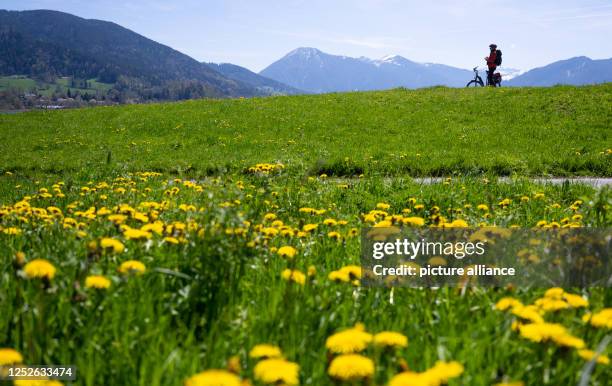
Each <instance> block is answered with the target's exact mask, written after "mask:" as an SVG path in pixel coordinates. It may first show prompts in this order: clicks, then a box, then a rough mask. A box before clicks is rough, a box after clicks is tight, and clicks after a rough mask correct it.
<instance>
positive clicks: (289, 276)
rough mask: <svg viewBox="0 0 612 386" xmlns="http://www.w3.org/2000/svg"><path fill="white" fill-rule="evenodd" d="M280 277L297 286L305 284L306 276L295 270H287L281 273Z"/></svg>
mask: <svg viewBox="0 0 612 386" xmlns="http://www.w3.org/2000/svg"><path fill="white" fill-rule="evenodd" d="M281 277H282V278H283V279H285V280H287V281H293V282H295V283H297V284H299V285H304V284H305V283H306V275H304V273H302V272H301V271H298V270H297V269H294V270H291V269H289V268H287V269H285V270H284V271H283V272H282V273H281Z"/></svg>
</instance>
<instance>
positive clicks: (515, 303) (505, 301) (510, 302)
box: [495, 297, 523, 311]
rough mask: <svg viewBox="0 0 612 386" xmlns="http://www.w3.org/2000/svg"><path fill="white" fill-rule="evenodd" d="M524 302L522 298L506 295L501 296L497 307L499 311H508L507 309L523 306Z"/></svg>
mask: <svg viewBox="0 0 612 386" xmlns="http://www.w3.org/2000/svg"><path fill="white" fill-rule="evenodd" d="M522 306H523V303H521V302H520V300H517V299H515V298H512V297H504V298H501V299H500V300H499V301H498V302H497V303H496V304H495V308H496V309H497V310H499V311H506V310H507V309H511V308H514V307H522Z"/></svg>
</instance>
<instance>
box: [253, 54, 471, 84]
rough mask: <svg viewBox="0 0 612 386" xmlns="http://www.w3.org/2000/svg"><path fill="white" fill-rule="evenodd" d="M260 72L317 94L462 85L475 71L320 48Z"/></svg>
mask: <svg viewBox="0 0 612 386" xmlns="http://www.w3.org/2000/svg"><path fill="white" fill-rule="evenodd" d="M260 75H263V76H265V77H268V78H271V79H274V80H276V81H278V82H281V83H284V84H288V85H290V86H292V87H295V88H298V89H302V90H307V91H311V92H315V93H319V92H335V91H355V90H380V89H387V88H393V87H400V86H401V87H410V88H417V87H428V86H435V85H447V86H454V87H462V86H464V85H465V83H466V82H467V81H468V80H470V79H471V77H472V73H471V72H470V71H467V70H463V69H459V68H454V67H450V66H442V65H438V66H432V67H431V68H430V67H429V66H426V65H423V64H421V63H417V62H413V61H411V60H409V59H406V58H404V57H402V56H400V55H396V54H394V55H387V56H384V57H382V58H380V59H370V58H366V57H363V56H362V57H359V58H353V57H348V56H341V55H332V54H328V53H324V52H321V51H320V50H318V49H316V48H309V47H301V48H297V49H295V50H293V51H291V52H290V53H288V54H287V55H285V56H284V57H283V58H281V59H280V60H278V61H276V62H274V63H272V64H270V65H269V66H268V67H266V68H265V69H263V70H262V71H261V72H260Z"/></svg>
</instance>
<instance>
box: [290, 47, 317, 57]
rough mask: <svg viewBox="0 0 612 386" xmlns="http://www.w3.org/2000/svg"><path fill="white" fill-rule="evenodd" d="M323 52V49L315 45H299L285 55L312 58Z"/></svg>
mask: <svg viewBox="0 0 612 386" xmlns="http://www.w3.org/2000/svg"><path fill="white" fill-rule="evenodd" d="M321 54H322V52H321V51H319V50H318V49H316V48H313V47H299V48H296V49H295V50H293V51H291V52H289V53H288V54H287V55H285V58H288V57H291V56H297V57H299V58H300V59H310V58H312V57H314V56H319V55H321Z"/></svg>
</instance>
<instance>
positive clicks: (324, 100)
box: [0, 84, 612, 176]
mask: <svg viewBox="0 0 612 386" xmlns="http://www.w3.org/2000/svg"><path fill="white" fill-rule="evenodd" d="M611 91H612V84H605V85H600V86H587V87H552V88H501V89H499V90H497V89H496V90H491V89H488V88H483V89H479V90H470V91H469V92H467V91H466V90H462V89H448V88H432V89H424V90H416V91H414V90H402V89H396V90H391V91H382V92H367V93H343V94H326V95H308V96H292V97H274V98H253V99H238V100H197V101H188V102H180V103H165V104H150V105H133V106H118V107H105V108H92V109H80V110H69V111H62V112H59V113H55V112H41V111H39V112H30V113H26V114H25V115H21V114H20V115H12V116H7V115H5V116H0V150H1V151H0V168H2V169H4V170H12V171H24V172H32V171H43V172H61V171H76V170H82V169H84V168H86V169H88V170H90V172H92V173H95V172H96V171H97V170H100V168H109V169H110V170H122V171H142V170H155V171H169V172H173V173H182V172H187V173H188V174H189V175H192V176H203V175H213V174H218V173H222V172H226V173H227V172H235V171H240V170H242V169H243V168H245V167H248V166H250V165H253V164H256V163H259V162H272V161H274V162H281V163H283V164H285V165H286V166H287V168H288V169H289V170H291V171H295V172H297V173H301V174H304V173H307V174H310V175H319V174H321V173H326V174H328V175H330V176H331V175H339V176H352V175H359V174H362V173H364V174H366V175H373V174H384V175H391V176H393V175H412V176H418V175H427V176H429V175H436V176H445V175H451V174H462V175H466V174H470V175H480V174H482V173H492V174H495V175H512V174H519V175H576V174H582V175H597V176H612V158H611V157H609V156H608V155H609V152H610V151H612V150H610V149H611V148H612V138H611V137H610V123H611V116H612V113H611V111H612V108H611V107H612V97H611V95H612V92H611Z"/></svg>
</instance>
